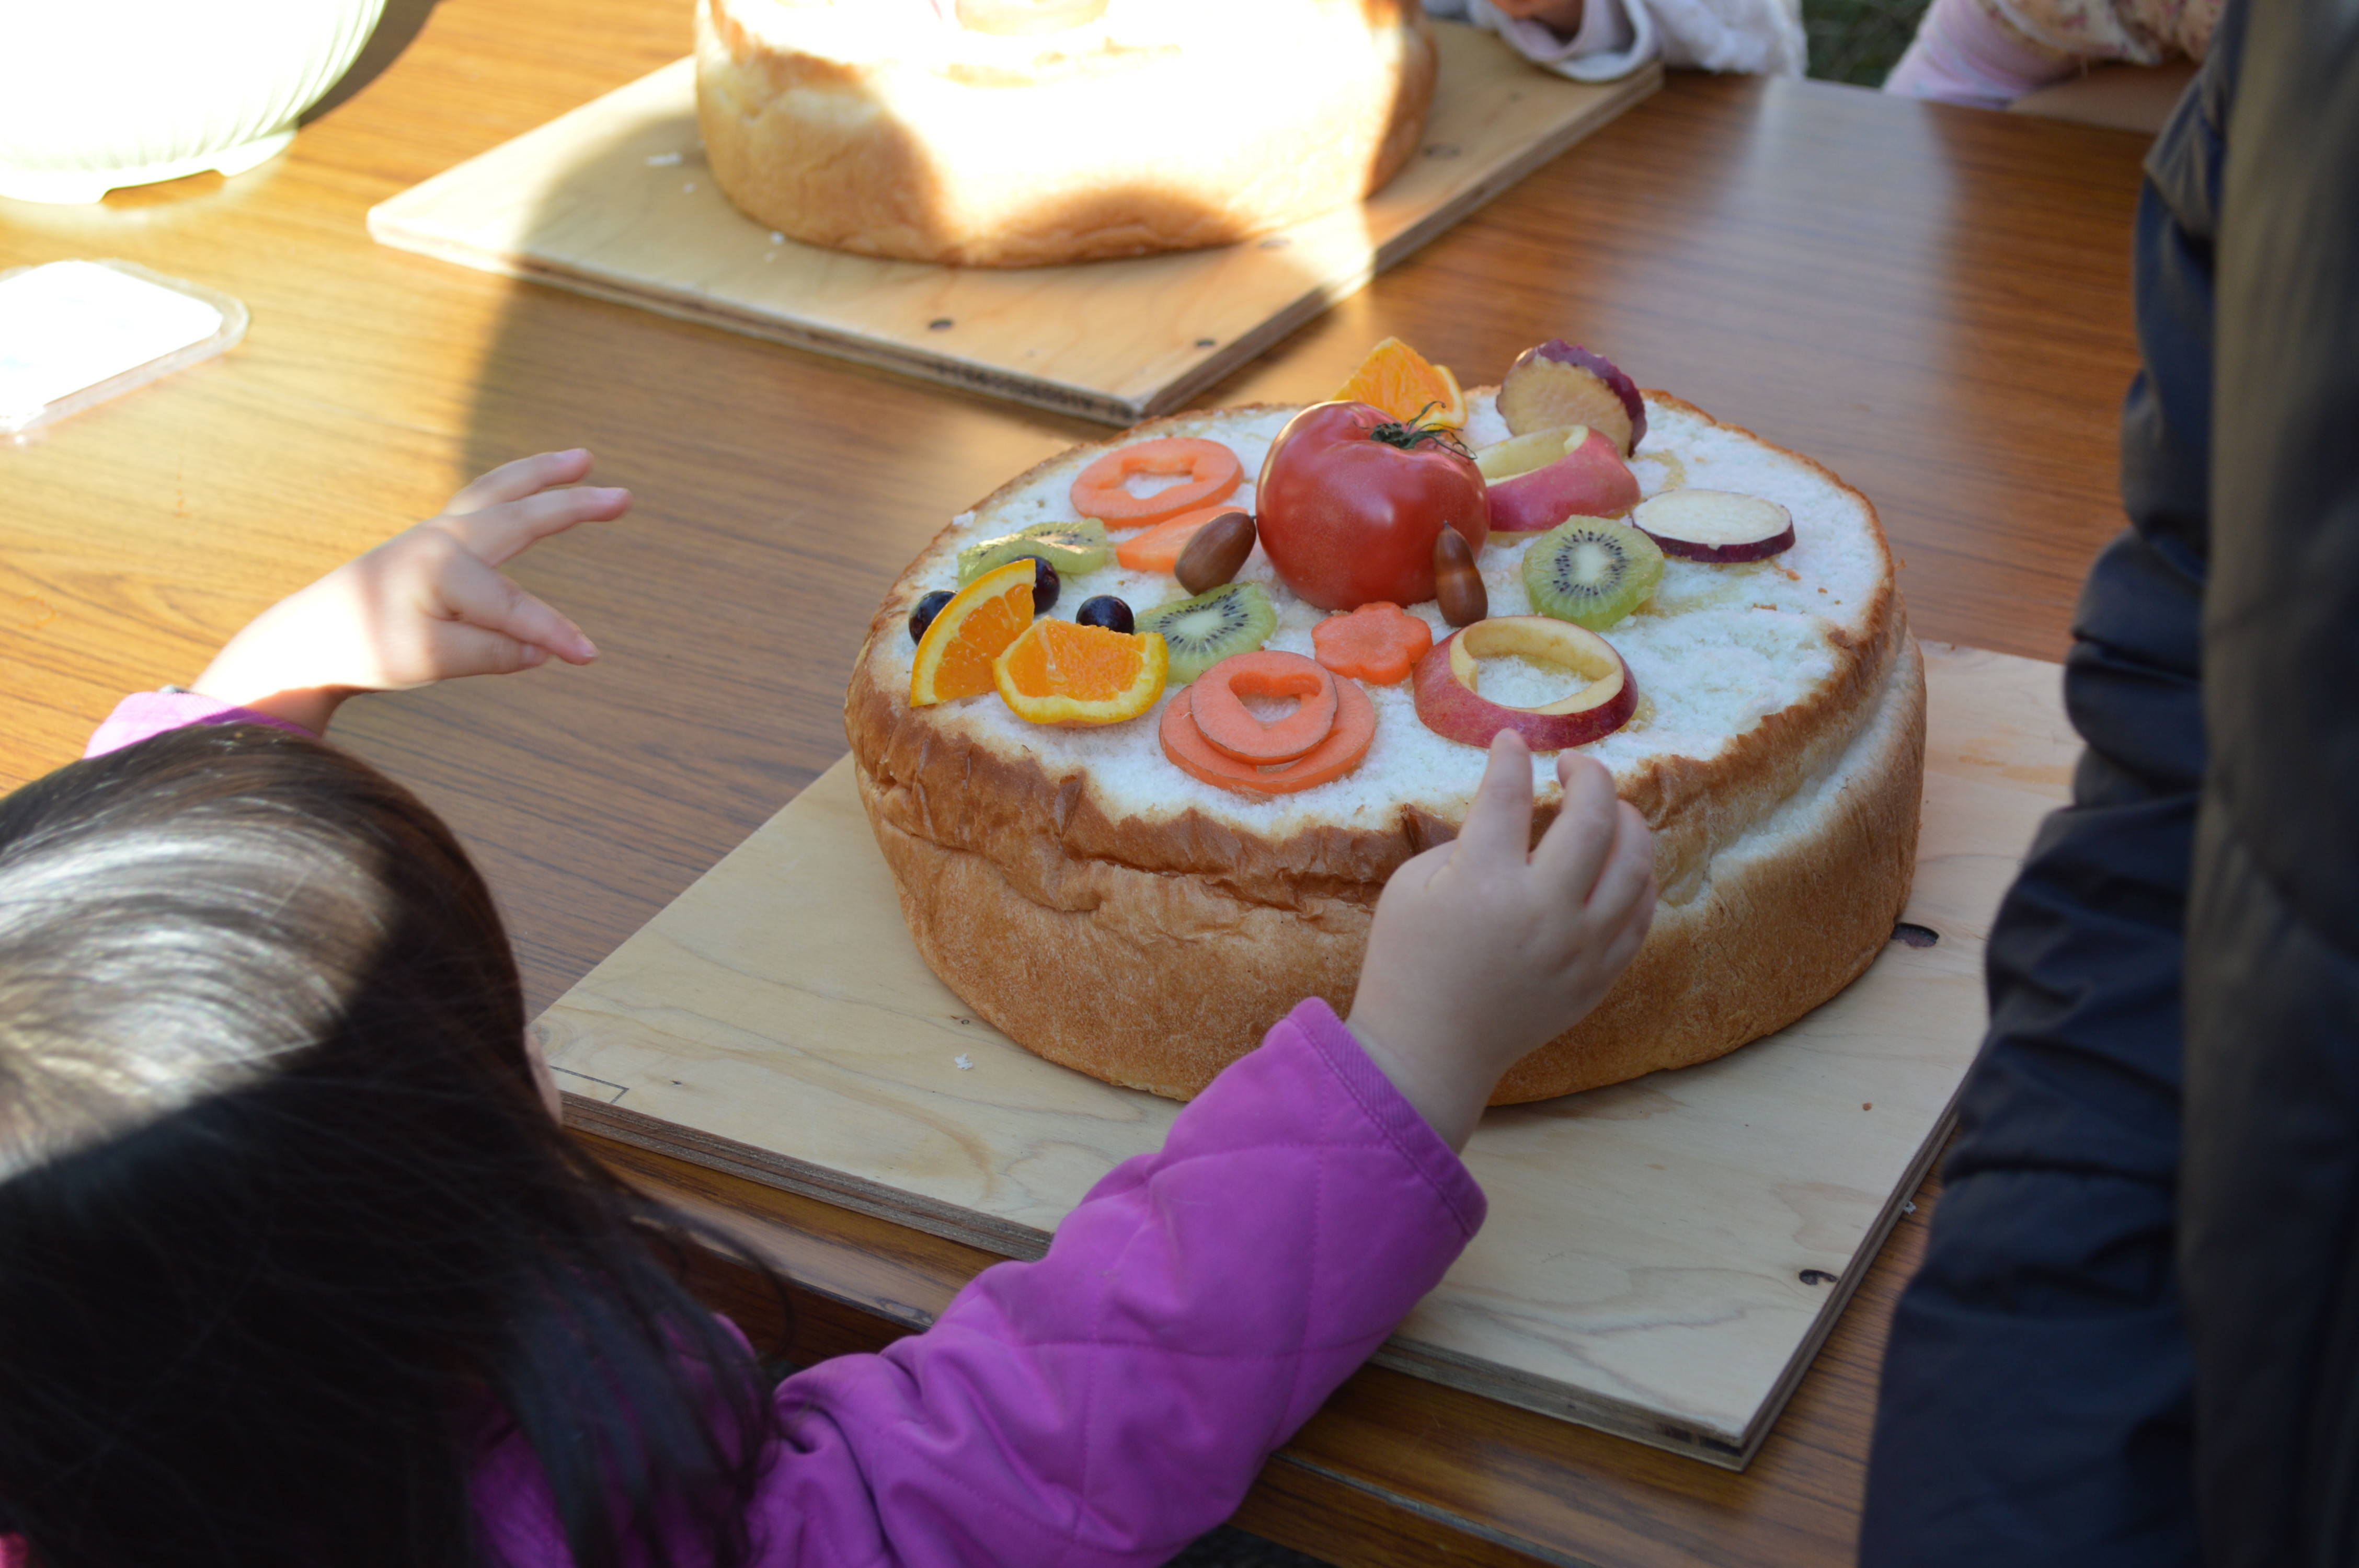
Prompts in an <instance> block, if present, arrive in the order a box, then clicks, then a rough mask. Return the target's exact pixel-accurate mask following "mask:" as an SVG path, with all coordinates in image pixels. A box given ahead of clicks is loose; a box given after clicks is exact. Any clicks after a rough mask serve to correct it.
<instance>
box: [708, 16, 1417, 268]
mask: <svg viewBox="0 0 2359 1568" xmlns="http://www.w3.org/2000/svg"><path fill="white" fill-rule="evenodd" d="M1025 3H1029V0H993V4H994V5H997V6H1000V7H1003V8H1004V7H1006V6H1009V5H1021V4H1025ZM1090 8H1091V7H1084V8H1083V9H1084V11H1085V12H1086V11H1087V10H1088V9H1090ZM943 9H944V10H949V9H950V6H949V5H948V3H947V0H945V4H944V6H943ZM696 37H697V43H696V57H697V65H696V85H697V93H696V97H697V117H698V120H699V122H700V123H701V126H702V130H703V135H704V146H705V152H706V155H707V157H710V158H711V160H712V174H713V178H715V179H716V180H717V181H718V182H719V183H720V186H721V189H723V191H725V192H726V193H727V194H728V197H729V199H730V200H732V201H734V202H735V203H736V204H737V206H738V207H739V208H740V209H741V210H743V211H745V212H746V213H747V214H749V215H750V216H752V217H753V218H755V219H756V221H758V222H761V223H763V224H764V225H765V226H766V227H768V228H772V229H776V230H777V231H779V232H783V233H786V234H789V235H791V236H793V237H794V238H795V239H798V240H802V241H805V242H807V243H811V244H817V245H828V246H832V247H833V248H835V249H838V250H845V251H854V252H858V253H860V254H864V255H875V256H896V257H900V258H903V259H906V260H910V261H926V262H939V263H944V264H948V265H959V266H1038V265H1050V264H1054V263H1061V262H1075V261H1088V260H1093V259H1096V258H1100V257H1104V256H1128V255H1142V254H1147V253H1150V252H1155V251H1169V250H1187V249H1192V248H1194V247H1196V246H1200V245H1219V244H1227V243H1231V242H1234V241H1237V240H1242V239H1246V238H1249V237H1251V236H1253V235H1255V234H1259V233H1264V232H1267V231H1269V230H1271V229H1275V228H1279V227H1283V226H1284V225H1286V224H1288V223H1294V222H1300V221H1301V220H1303V219H1305V218H1309V217H1312V216H1315V215H1316V214H1318V213H1321V212H1324V211H1329V210H1330V209H1332V208H1335V207H1339V206H1342V205H1343V204H1345V203H1347V202H1352V201H1356V200H1360V199H1361V198H1362V197H1364V196H1365V195H1366V194H1368V193H1369V192H1370V191H1373V190H1375V189H1376V188H1377V187H1378V186H1380V185H1382V184H1384V182H1385V181H1386V180H1387V179H1389V178H1392V175H1393V172H1394V171H1395V170H1396V169H1397V168H1400V166H1401V165H1402V164H1403V163H1404V162H1406V161H1407V160H1408V157H1409V155H1410V154H1411V153H1412V152H1414V151H1415V150H1416V149H1417V146H1418V141H1419V133H1420V132H1421V130H1422V129H1423V126H1424V124H1425V114H1426V110H1427V107H1428V106H1429V104H1430V103H1431V102H1432V98H1433V86H1434V78H1435V73H1436V70H1437V56H1436V54H1435V49H1434V42H1433V35H1432V31H1431V28H1430V27H1429V25H1428V24H1427V22H1426V19H1425V11H1424V7H1423V5H1421V4H1420V0H1104V5H1103V14H1102V15H1099V16H1095V17H1094V18H1093V19H1091V20H1089V21H1086V22H1084V23H1082V25H1080V26H1078V27H1060V28H1058V29H1056V30H1053V31H1049V32H1034V33H1014V34H1006V35H1003V34H997V33H992V32H984V31H978V30H975V29H974V28H972V27H961V26H959V25H958V24H957V23H956V22H955V21H953V20H951V19H950V18H949V17H946V16H938V15H937V14H936V8H935V7H934V6H933V5H930V4H929V3H928V0H833V3H831V0H699V3H698V5H697V11H696Z"/></svg>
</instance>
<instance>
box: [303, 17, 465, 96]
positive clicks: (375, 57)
mask: <svg viewBox="0 0 2359 1568" xmlns="http://www.w3.org/2000/svg"><path fill="white" fill-rule="evenodd" d="M437 3H438V0H385V10H384V12H383V14H381V15H380V16H378V17H377V23H376V29H375V31H374V32H372V33H370V34H369V39H368V42H367V43H365V44H364V45H362V46H361V52H360V54H359V56H358V57H357V58H355V59H353V63H352V69H350V70H347V71H345V72H344V74H343V75H342V76H341V77H339V78H337V80H336V84H335V85H334V86H333V87H331V88H329V89H328V92H327V95H326V96H325V97H323V98H321V100H320V101H319V102H318V103H314V104H312V105H311V107H310V108H309V109H307V110H305V111H304V112H303V119H302V124H306V125H308V124H310V123H311V122H312V121H314V120H317V119H319V118H320V117H321V115H323V114H333V113H335V111H336V110H337V109H338V108H340V107H342V105H343V104H344V103H347V102H348V101H350V100H351V99H352V98H353V96H355V95H356V94H357V93H359V92H360V91H361V90H362V89H363V88H364V87H366V86H367V85H368V84H369V83H370V82H372V81H375V80H376V79H377V78H378V77H379V76H381V75H383V74H384V73H385V70H386V68H387V67H388V66H390V65H392V64H393V62H394V61H395V60H397V59H400V58H401V53H402V51H403V50H404V49H408V47H409V46H410V44H411V43H412V41H414V40H415V39H416V38H417V37H418V35H419V31H420V30H421V29H423V28H424V27H425V26H426V18H427V17H428V16H430V15H432V13H433V10H434V7H435V5H436V4H437Z"/></svg>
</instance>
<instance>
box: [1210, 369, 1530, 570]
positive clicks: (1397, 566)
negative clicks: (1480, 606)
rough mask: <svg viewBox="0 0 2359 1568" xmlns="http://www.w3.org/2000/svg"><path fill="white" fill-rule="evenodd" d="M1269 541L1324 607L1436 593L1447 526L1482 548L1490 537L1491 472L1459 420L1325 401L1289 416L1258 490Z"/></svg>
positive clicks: (1280, 565) (1276, 560) (1274, 562)
mask: <svg viewBox="0 0 2359 1568" xmlns="http://www.w3.org/2000/svg"><path fill="white" fill-rule="evenodd" d="M1254 514H1255V521H1256V525H1257V526H1258V527H1259V529H1260V531H1261V547H1262V548H1263V550H1265V551H1266V552H1267V553H1268V556H1269V563H1270V565H1271V566H1273V567H1276V568H1277V575H1278V576H1279V577H1280V578H1281V579H1284V580H1285V582H1286V586H1287V587H1288V588H1290V589H1293V590H1294V591H1295V592H1296V593H1299V594H1300V595H1301V596H1302V597H1303V598H1304V599H1307V600H1310V602H1311V603H1313V604H1315V605H1317V606H1319V607H1320V608H1321V610H1357V609H1358V608H1359V607H1360V606H1361V605H1363V604H1370V603H1374V602H1375V601H1376V600H1387V601H1389V602H1391V603H1394V604H1416V603H1418V602H1419V601H1420V600H1428V599H1431V598H1432V597H1433V541H1434V540H1435V539H1437V538H1439V537H1440V534H1441V530H1442V529H1443V528H1445V527H1449V528H1455V529H1457V530H1458V531H1459V532H1460V533H1461V534H1463V535H1466V542H1467V544H1469V545H1470V546H1473V548H1474V549H1475V550H1477V551H1480V550H1481V549H1482V548H1483V541H1484V539H1486V538H1488V537H1489V536H1490V533H1491V517H1490V508H1489V506H1488V504H1487V503H1486V502H1485V501H1484V492H1483V472H1482V470H1480V469H1477V468H1476V467H1475V466H1474V460H1473V458H1471V457H1468V456H1467V455H1466V451H1465V449H1464V448H1462V447H1461V446H1459V445H1458V443H1457V440H1456V438H1454V437H1453V436H1451V433H1450V432H1448V431H1440V430H1431V429H1420V428H1419V427H1416V426H1412V425H1406V424H1403V423H1402V422H1401V421H1400V420H1397V419H1396V418H1394V417H1393V416H1391V415H1389V414H1387V413H1386V412H1385V411H1384V410H1383V409H1381V408H1372V407H1370V406H1368V405H1366V404H1364V403H1321V404H1315V405H1313V406H1310V407H1309V408H1306V409H1304V410H1303V411H1302V412H1301V413H1299V414H1298V415H1296V416H1294V417H1293V418H1292V419H1290V420H1288V422H1287V427H1286V428H1285V429H1283V430H1281V431H1279V432H1278V434H1277V440H1276V441H1275V442H1274V443H1272V444H1271V446H1270V449H1269V456H1268V458H1267V459H1266V460H1264V461H1263V463H1262V465H1261V480H1260V481H1259V483H1257V484H1256V487H1255V489H1254Z"/></svg>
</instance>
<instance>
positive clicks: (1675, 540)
mask: <svg viewBox="0 0 2359 1568" xmlns="http://www.w3.org/2000/svg"><path fill="white" fill-rule="evenodd" d="M1666 493H1672V492H1666ZM1765 504H1770V505H1775V504H1776V503H1765ZM1646 510H1647V509H1646V508H1645V507H1644V506H1636V505H1634V506H1633V508H1632V510H1631V514H1630V519H1629V521H1630V526H1632V527H1633V528H1636V529H1637V530H1638V532H1640V533H1641V534H1644V535H1647V537H1648V538H1649V539H1652V540H1654V541H1655V544H1656V546H1658V548H1660V549H1661V551H1662V552H1663V554H1665V555H1667V556H1676V557H1679V558H1680V560H1683V561H1706V562H1710V563H1712V564H1713V565H1715V566H1735V565H1741V564H1742V563H1744V562H1745V561H1766V560H1767V559H1768V558H1769V557H1772V556H1777V555H1783V554H1784V553H1785V552H1786V551H1788V550H1790V549H1792V548H1793V547H1794V514H1792V513H1790V512H1786V508H1784V507H1782V506H1779V507H1777V510H1778V511H1780V512H1785V513H1786V525H1785V527H1783V528H1781V529H1779V530H1778V531H1777V533H1775V534H1765V535H1762V536H1761V537H1759V538H1757V539H1738V540H1734V541H1732V542H1731V543H1729V544H1725V545H1707V544H1705V543H1703V542H1702V541H1701V540H1698V539H1683V538H1681V537H1680V535H1677V534H1658V533H1656V532H1655V530H1653V529H1652V528H1649V527H1647V525H1646V524H1645V523H1643V522H1641V521H1640V520H1639V517H1640V514H1643V513H1644V512H1645V511H1646ZM1492 526H1493V527H1494V528H1496V527H1497V526H1498V524H1496V523H1494V524H1492Z"/></svg>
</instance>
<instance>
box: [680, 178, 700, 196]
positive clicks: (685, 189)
mask: <svg viewBox="0 0 2359 1568" xmlns="http://www.w3.org/2000/svg"><path fill="white" fill-rule="evenodd" d="M679 189H680V190H681V192H682V193H683V194H685V193H687V192H688V191H690V190H693V189H696V181H694V180H692V179H691V180H690V181H689V182H688V183H687V184H686V185H683V186H681V187H680V188H679Z"/></svg>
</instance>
